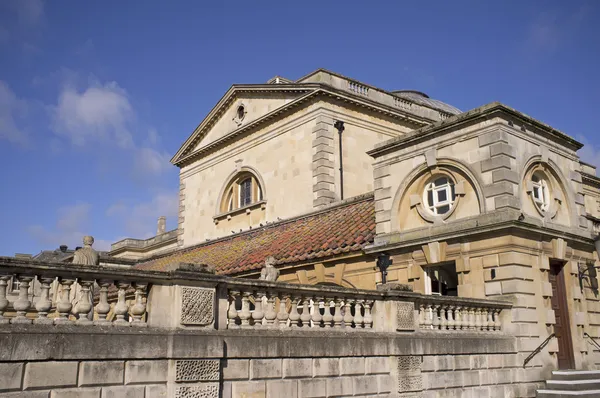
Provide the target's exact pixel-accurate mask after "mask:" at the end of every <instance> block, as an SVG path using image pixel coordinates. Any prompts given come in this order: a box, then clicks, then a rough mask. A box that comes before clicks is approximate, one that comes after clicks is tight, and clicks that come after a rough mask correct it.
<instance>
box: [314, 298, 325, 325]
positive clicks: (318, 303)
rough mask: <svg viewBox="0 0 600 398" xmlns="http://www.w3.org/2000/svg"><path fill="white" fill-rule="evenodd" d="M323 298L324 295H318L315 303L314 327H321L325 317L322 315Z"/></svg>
mask: <svg viewBox="0 0 600 398" xmlns="http://www.w3.org/2000/svg"><path fill="white" fill-rule="evenodd" d="M321 300H323V298H322V297H319V296H316V297H315V300H314V303H313V313H312V321H313V327H314V328H320V327H321V322H322V321H323V317H322V316H321Z"/></svg>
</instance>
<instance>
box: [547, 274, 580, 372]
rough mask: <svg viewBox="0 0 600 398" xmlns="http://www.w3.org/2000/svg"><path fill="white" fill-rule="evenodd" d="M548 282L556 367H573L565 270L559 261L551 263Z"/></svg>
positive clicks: (573, 358)
mask: <svg viewBox="0 0 600 398" xmlns="http://www.w3.org/2000/svg"><path fill="white" fill-rule="evenodd" d="M548 279H549V282H550V284H551V285H552V309H553V310H554V315H555V317H556V324H555V325H554V334H555V335H556V338H557V340H558V368H559V369H575V357H574V355H573V341H572V339H571V327H570V322H569V307H568V305H567V291H566V284H565V271H564V266H563V264H561V263H553V264H551V270H550V275H549V276H548Z"/></svg>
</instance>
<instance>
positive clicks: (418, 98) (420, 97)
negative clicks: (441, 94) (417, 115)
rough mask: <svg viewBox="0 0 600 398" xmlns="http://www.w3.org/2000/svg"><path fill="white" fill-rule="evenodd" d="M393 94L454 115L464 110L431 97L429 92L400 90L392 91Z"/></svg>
mask: <svg viewBox="0 0 600 398" xmlns="http://www.w3.org/2000/svg"><path fill="white" fill-rule="evenodd" d="M392 94H393V95H395V96H396V97H400V98H404V99H407V100H409V101H412V102H416V103H417V104H420V105H425V106H428V107H430V108H434V109H437V110H440V111H444V112H448V113H450V114H452V115H458V114H459V113H462V111H461V110H460V109H458V108H456V107H454V106H452V105H450V104H447V103H445V102H442V101H440V100H436V99H433V98H429V96H428V95H427V94H425V93H422V92H420V91H414V90H398V91H392Z"/></svg>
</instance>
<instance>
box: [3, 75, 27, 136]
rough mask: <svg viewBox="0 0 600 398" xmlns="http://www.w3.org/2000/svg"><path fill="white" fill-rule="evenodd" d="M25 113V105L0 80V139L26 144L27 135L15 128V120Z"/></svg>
mask: <svg viewBox="0 0 600 398" xmlns="http://www.w3.org/2000/svg"><path fill="white" fill-rule="evenodd" d="M26 112H27V103H26V102H25V101H24V100H20V99H18V98H17V96H16V95H15V93H14V92H13V91H12V90H11V89H10V87H8V84H6V83H5V82H3V81H1V80H0V139H5V140H8V141H10V142H12V143H15V144H21V145H24V144H27V142H28V136H27V133H26V132H25V131H24V130H23V129H21V128H19V127H18V126H17V119H19V118H22V117H23V116H24V115H25V113H26Z"/></svg>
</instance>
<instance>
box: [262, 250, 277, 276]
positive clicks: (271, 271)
mask: <svg viewBox="0 0 600 398" xmlns="http://www.w3.org/2000/svg"><path fill="white" fill-rule="evenodd" d="M275 262H276V260H275V257H273V256H269V257H267V258H266V259H265V266H264V267H263V269H262V270H261V271H260V280H263V281H270V282H275V281H276V280H277V278H279V270H278V269H277V268H275Z"/></svg>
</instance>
